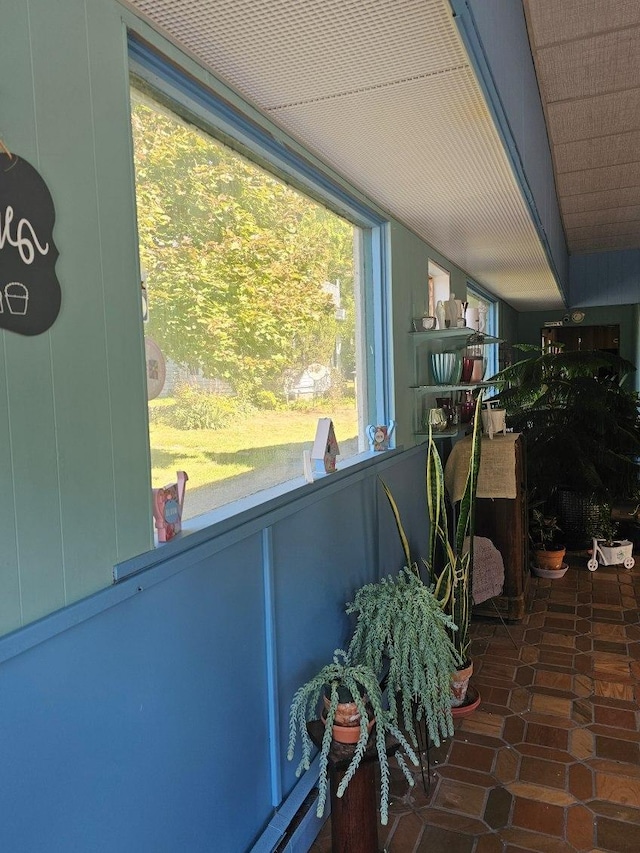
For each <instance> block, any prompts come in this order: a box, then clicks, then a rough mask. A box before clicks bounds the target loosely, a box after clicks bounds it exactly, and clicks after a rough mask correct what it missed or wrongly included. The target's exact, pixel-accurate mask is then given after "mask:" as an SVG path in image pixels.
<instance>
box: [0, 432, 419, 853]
mask: <svg viewBox="0 0 640 853" xmlns="http://www.w3.org/2000/svg"><path fill="white" fill-rule="evenodd" d="M424 457H425V447H424V445H423V446H420V447H417V448H412V449H411V450H408V451H406V452H399V451H396V452H391V453H388V454H379V455H377V456H373V457H372V458H368V459H366V460H365V461H363V462H362V463H361V464H359V465H356V466H354V467H353V468H351V469H349V470H346V471H343V472H339V473H338V474H337V475H335V477H330V478H326V479H325V480H324V481H322V482H321V483H319V484H314V485H313V486H306V487H301V488H300V489H298V490H296V491H295V492H293V493H292V496H291V499H290V501H289V502H288V503H286V505H283V503H282V501H280V503H279V506H278V508H277V510H276V509H274V510H273V511H269V508H268V506H267V507H266V509H265V512H264V513H263V514H262V515H261V516H260V524H256V520H255V518H254V520H253V523H252V524H246V525H245V526H244V527H239V528H238V529H237V530H235V531H234V536H233V537H232V540H231V541H230V544H228V545H227V546H225V547H222V548H220V547H219V543H217V542H216V527H215V526H214V527H211V528H209V531H208V533H207V531H204V532H203V531H200V534H199V535H198V536H194V537H193V539H192V541H193V542H195V543H196V544H195V545H194V546H193V547H191V544H190V537H186V538H185V539H184V540H183V541H182V543H175V544H174V547H173V548H171V549H169V548H167V549H166V551H165V550H164V549H159V550H158V551H157V552H156V553H155V558H156V563H155V564H154V565H153V566H151V567H150V568H148V569H145V570H143V571H139V572H137V573H136V574H134V575H133V576H130V577H127V578H125V579H124V580H123V581H121V582H119V583H117V584H116V585H115V586H113V587H111V588H109V589H107V590H104V591H102V592H99V593H96V594H95V595H93V596H91V597H90V598H87V599H84V600H83V601H81V602H79V603H77V604H76V605H73V606H71V607H68V608H65V609H63V610H60V611H58V612H56V613H54V614H52V615H51V616H49V617H46V618H45V619H43V620H41V621H40V622H37V623H34V624H33V625H31V626H29V627H27V628H25V629H21V630H19V631H16V632H14V633H13V634H10V635H8V636H6V637H4V638H2V639H1V640H0V661H2V662H1V663H0V692H1V696H2V700H1V701H0V730H1V731H2V738H1V743H2V747H1V749H0V762H1V764H2V768H3V772H2V781H1V782H0V813H1V814H2V819H1V820H0V849H1V850H3V851H7V853H87V851H92V853H99V851H104V853H116V851H117V853H146V852H147V851H149V853H177V851H180V853H196V851H197V853H200V851H208V852H209V851H216V853H242V851H246V850H250V849H251V848H252V847H254V845H255V846H256V849H261V850H265V849H271V845H272V842H273V841H274V839H277V838H278V837H280V835H281V832H282V829H283V828H284V825H286V820H284V819H283V816H285V815H287V814H288V813H289V812H292V811H293V810H294V809H293V808H292V806H291V803H293V804H294V806H295V804H296V803H297V801H298V800H299V799H300V796H299V792H300V790H301V788H299V787H296V786H300V785H301V784H302V791H303V792H305V791H308V790H309V788H310V787H311V783H312V782H313V777H311V778H307V779H306V780H305V779H304V778H303V780H302V782H301V783H300V782H298V781H297V780H296V779H295V775H294V769H295V765H294V763H289V762H287V761H286V756H285V752H286V740H287V713H288V707H289V702H290V700H291V696H292V694H293V692H294V690H295V689H296V687H297V686H298V685H299V684H300V683H301V682H302V681H303V680H304V679H306V678H307V677H308V676H310V675H311V674H312V673H313V672H314V671H316V670H317V668H319V666H321V665H322V664H324V663H325V662H326V661H327V660H328V659H330V655H331V653H332V651H333V649H334V648H335V647H336V646H339V645H343V644H345V643H346V642H347V639H348V636H349V631H350V626H349V621H348V618H347V617H346V615H345V614H344V604H345V602H346V601H347V600H349V598H350V597H351V595H352V594H353V591H354V590H355V589H356V588H357V587H358V586H359V585H361V584H362V583H364V582H366V581H369V580H375V579H377V578H378V577H379V576H380V574H381V573H387V572H391V571H395V570H397V569H398V568H399V567H400V566H401V565H402V553H401V550H400V547H399V543H398V538H397V533H396V530H395V526H394V522H393V518H392V516H391V513H390V510H389V507H388V504H387V501H386V498H385V497H384V494H383V493H382V490H381V487H380V484H379V479H378V478H379V477H380V476H382V477H383V478H384V479H385V480H386V481H389V482H390V484H391V485H392V487H393V490H394V492H395V494H396V497H397V499H398V502H399V503H400V505H401V507H402V508H403V512H406V514H407V518H408V519H413V522H410V524H412V523H415V527H416V530H417V531H418V534H417V535H418V537H419V539H420V538H422V536H423V535H426V529H425V527H424V525H423V524H420V523H418V522H420V521H421V518H420V517H419V514H420V513H421V512H422V513H423V512H424ZM243 531H244V533H246V535H244V533H243ZM413 545H414V547H415V548H416V552H417V551H419V550H420V549H421V548H422V553H424V549H423V546H424V541H414V542H413ZM163 551H164V554H166V558H164V557H163ZM296 792H298V794H296ZM296 796H297V797H298V800H297V799H296ZM287 802H288V803H289V805H287ZM278 827H279V828H278ZM316 829H317V826H316ZM314 831H315V830H314ZM307 845H308V842H307ZM305 849H306V847H305Z"/></svg>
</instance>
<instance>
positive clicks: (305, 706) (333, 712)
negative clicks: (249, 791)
mask: <svg viewBox="0 0 640 853" xmlns="http://www.w3.org/2000/svg"><path fill="white" fill-rule="evenodd" d="M341 700H346V702H345V701H341ZM321 703H322V704H323V705H324V710H323V711H322V715H321V719H322V721H323V723H324V725H325V730H324V734H323V737H322V743H321V746H320V767H319V777H318V804H317V808H316V814H317V816H318V817H322V815H323V814H324V807H325V803H326V799H327V788H328V779H329V777H328V765H329V750H330V749H331V746H332V743H333V741H334V739H335V734H336V733H337V732H336V731H335V729H334V725H335V722H336V717H339V718H340V719H341V721H342V723H343V724H344V723H347V724H348V725H344V726H343V727H344V728H349V727H351V728H355V729H357V732H358V735H357V737H355V738H353V739H352V742H353V745H354V751H353V756H352V758H351V762H350V764H349V766H348V768H347V770H346V772H345V774H344V776H343V778H342V780H341V782H340V784H339V786H338V790H337V792H336V794H337V796H338V797H341V796H342V795H343V794H344V792H345V790H346V789H347V786H348V784H349V782H350V781H351V779H352V778H353V776H354V774H355V772H356V770H357V769H358V767H359V766H360V763H361V762H362V759H363V757H364V754H365V751H366V748H367V744H368V742H369V737H370V736H371V737H374V738H375V744H376V749H377V755H378V761H379V763H380V821H381V823H382V824H386V823H387V822H388V819H389V817H388V815H389V758H388V756H387V746H386V737H387V735H391V736H392V737H394V738H395V739H396V740H397V741H398V743H399V744H400V746H401V748H402V749H403V750H404V752H405V753H406V755H407V756H408V758H409V760H410V761H411V762H412V763H413V764H414V765H416V766H417V765H418V758H417V756H416V754H415V752H414V751H413V749H412V748H411V746H410V745H409V743H408V742H407V740H406V738H405V737H404V735H403V734H402V732H401V731H400V729H399V728H398V727H397V725H396V723H395V719H394V718H393V716H392V714H391V713H390V712H389V711H388V710H385V708H384V707H383V698H382V690H381V687H380V683H379V681H378V677H377V675H376V673H375V672H374V671H373V670H372V669H371V667H368V666H365V665H364V664H352V663H351V661H350V659H349V656H348V655H347V653H346V652H344V651H343V650H342V649H336V650H335V652H334V655H333V663H330V664H327V665H326V666H324V667H322V669H321V670H320V671H319V672H318V673H316V675H314V676H313V677H312V678H310V679H309V681H307V682H306V683H305V684H303V685H302V686H301V687H299V688H298V690H297V691H296V693H295V695H294V697H293V700H292V702H291V708H290V713H289V746H288V749H287V758H288V759H289V761H291V760H292V759H293V756H294V753H295V747H296V742H297V740H298V737H300V741H301V743H302V758H301V760H300V763H299V765H298V767H297V769H296V776H299V775H300V774H301V773H302V771H303V770H308V769H309V767H310V765H311V751H312V747H313V743H312V741H311V738H310V736H309V732H308V730H307V722H308V721H311V720H315V719H318V709H319V707H320V705H321ZM345 705H346V707H344V706H345ZM341 706H342V707H341ZM339 709H340V710H339ZM396 760H397V761H398V764H399V766H400V768H401V769H402V772H403V773H404V776H405V778H406V780H407V782H408V783H409V785H413V784H414V782H413V777H412V776H411V773H410V771H409V768H408V767H407V765H406V763H405V760H404V757H403V756H402V754H401V753H400V752H397V753H396Z"/></svg>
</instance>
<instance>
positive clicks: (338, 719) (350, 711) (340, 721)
mask: <svg viewBox="0 0 640 853" xmlns="http://www.w3.org/2000/svg"><path fill="white" fill-rule="evenodd" d="M322 698H323V701H324V714H325V716H326V715H327V711H328V710H329V707H330V705H331V700H330V699H328V698H327V697H326V696H323V697H322ZM365 702H366V699H365ZM334 722H335V725H336V726H345V727H349V726H359V725H360V713H359V712H358V706H357V705H356V703H355V702H338V707H337V708H336V716H335V721H334Z"/></svg>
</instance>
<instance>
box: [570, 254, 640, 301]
mask: <svg viewBox="0 0 640 853" xmlns="http://www.w3.org/2000/svg"><path fill="white" fill-rule="evenodd" d="M570 272H571V275H570V290H569V295H570V299H571V305H572V306H580V307H591V306H597V305H627V304H633V303H636V302H640V249H629V250H626V251H620V252H593V253H591V254H579V255H571V258H570Z"/></svg>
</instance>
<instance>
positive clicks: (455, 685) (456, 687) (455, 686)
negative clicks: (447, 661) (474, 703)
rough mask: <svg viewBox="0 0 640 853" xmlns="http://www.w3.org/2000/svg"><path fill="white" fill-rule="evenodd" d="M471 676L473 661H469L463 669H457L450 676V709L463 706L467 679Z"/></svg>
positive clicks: (467, 683) (467, 684)
mask: <svg viewBox="0 0 640 853" xmlns="http://www.w3.org/2000/svg"><path fill="white" fill-rule="evenodd" d="M472 674H473V661H470V662H469V663H468V664H467V666H465V667H464V668H463V669H457V670H456V671H455V672H454V673H452V675H451V707H452V708H457V707H459V706H460V705H464V702H465V699H466V698H467V689H468V687H469V679H470V678H471V676H472Z"/></svg>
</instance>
